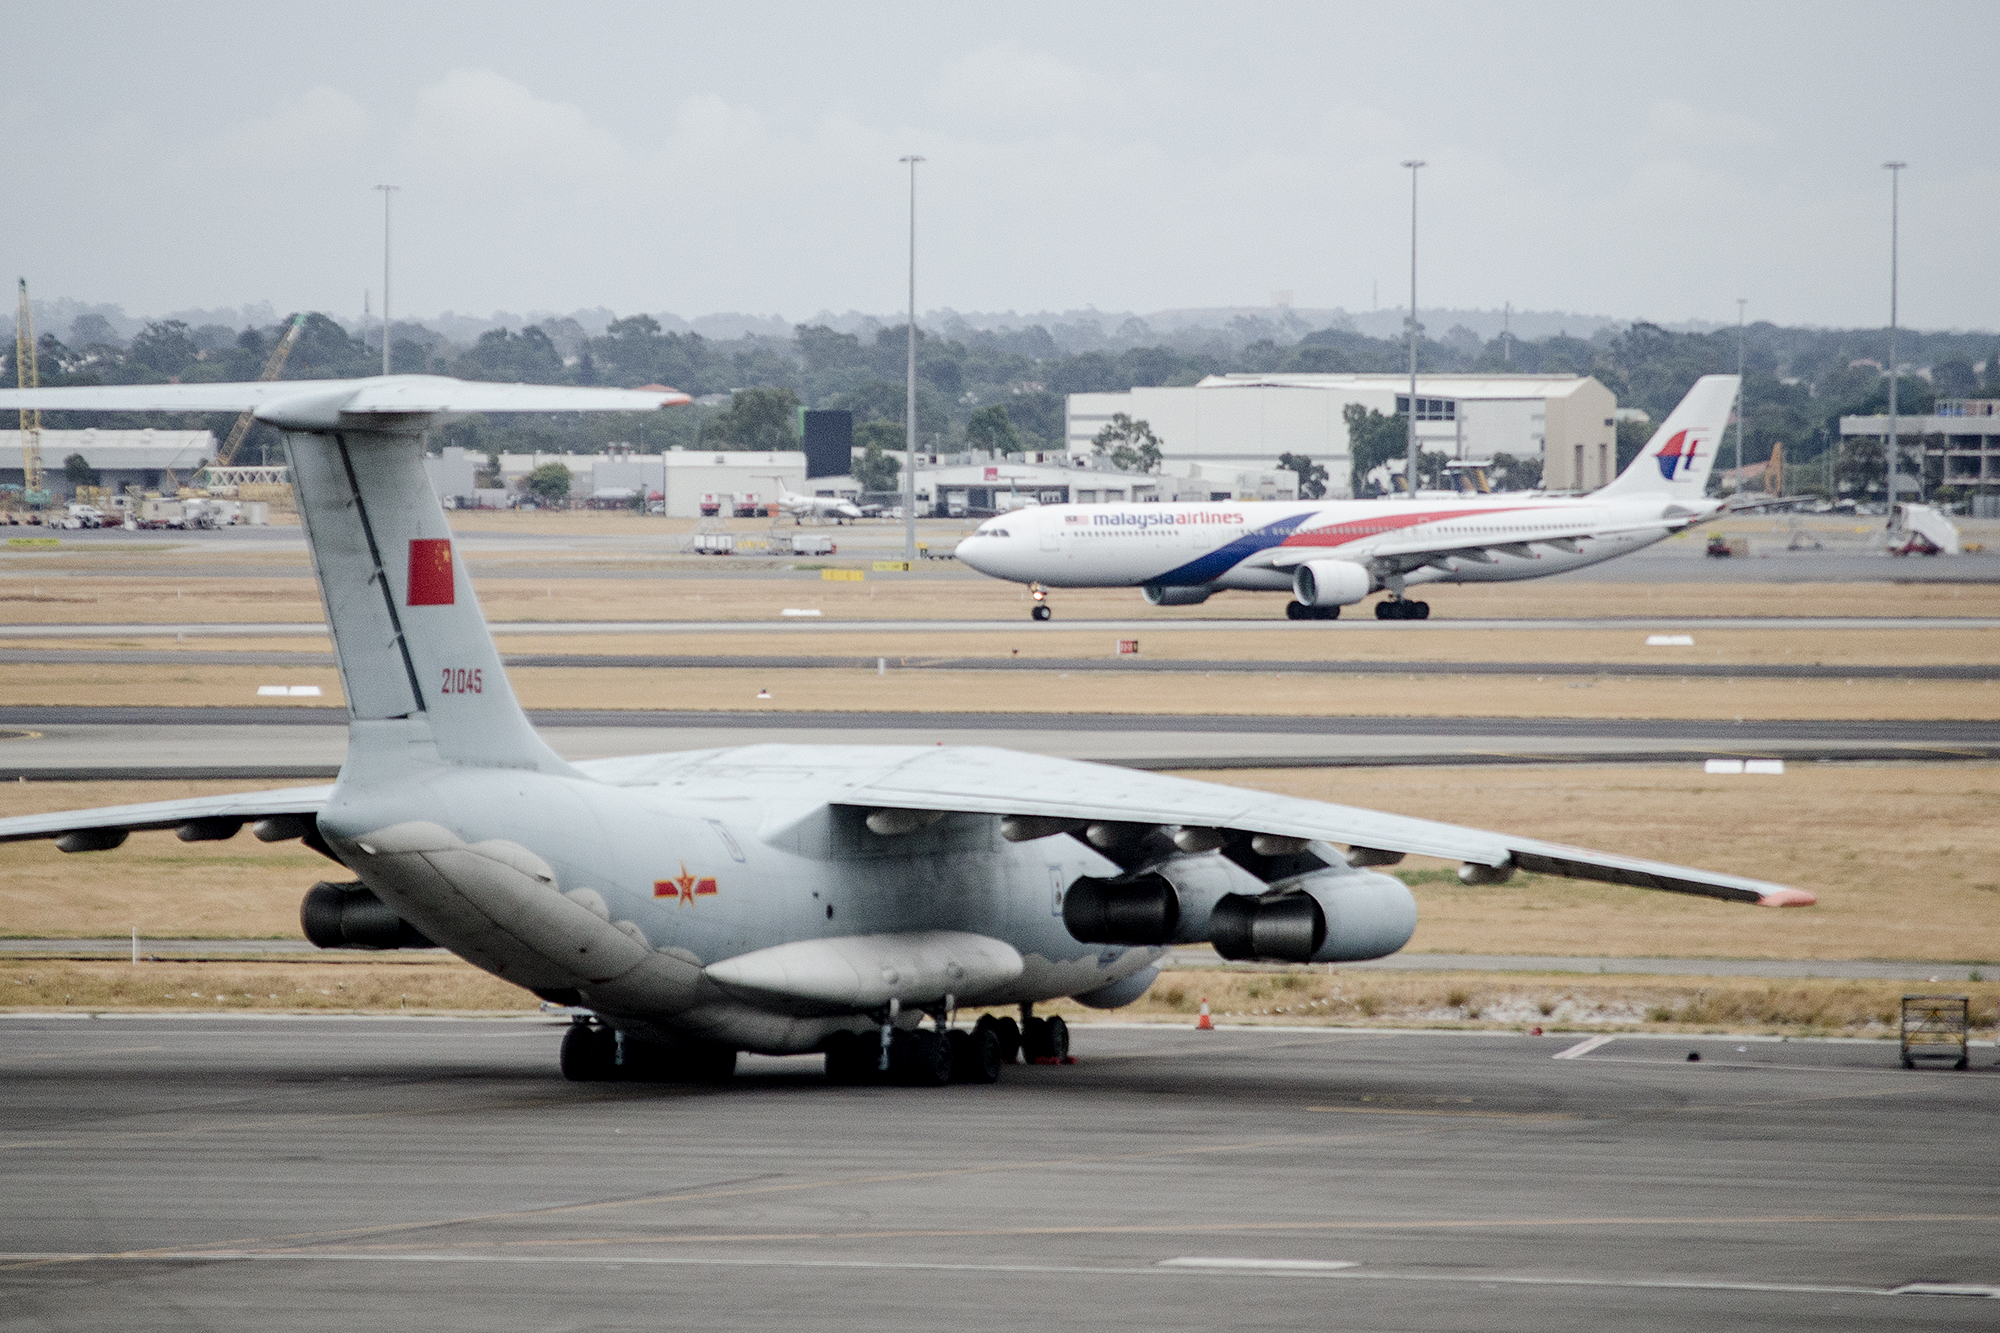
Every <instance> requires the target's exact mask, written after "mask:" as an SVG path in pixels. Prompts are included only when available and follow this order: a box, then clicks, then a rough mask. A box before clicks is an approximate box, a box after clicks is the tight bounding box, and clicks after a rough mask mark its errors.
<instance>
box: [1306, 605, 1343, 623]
mask: <svg viewBox="0 0 2000 1333" xmlns="http://www.w3.org/2000/svg"><path fill="white" fill-rule="evenodd" d="M1313 619H1314V620H1338V619H1340V608H1339V607H1337V606H1319V607H1314V608H1313Z"/></svg>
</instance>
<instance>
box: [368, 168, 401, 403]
mask: <svg viewBox="0 0 2000 1333" xmlns="http://www.w3.org/2000/svg"><path fill="white" fill-rule="evenodd" d="M375 188H376V189H378V190H380V191H381V192H382V373H383V374H384V375H386V374H388V373H389V196H390V195H392V194H394V193H395V192H396V191H397V190H400V189H401V188H403V187H402V186H400V185H378V186H376V187H375Z"/></svg>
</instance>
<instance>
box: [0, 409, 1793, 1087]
mask: <svg viewBox="0 0 2000 1333" xmlns="http://www.w3.org/2000/svg"><path fill="white" fill-rule="evenodd" d="M686 401H687V397H686V395H684V394H680V393H676V392H674V391H672V390H654V389H646V390H614V389H588V388H561V387H543V386H535V385H502V384H476V383H464V382H460V381H455V380H450V379H442V378H436V377H430V376H393V377H381V378H370V379H361V380H321V381H306V382H292V383H280V382H274V383H259V384H213V385H157V386H151V385H149V386H116V387H96V388H68V389H41V390H20V391H0V408H12V407H40V408H43V409H47V410H95V411H126V412H129V411H162V412H187V411H206V412H218V411H230V412H235V411H241V410H254V411H255V413H256V415H257V417H258V418H259V419H260V420H263V421H265V422H268V423H270V424H271V425H273V426H275V427H277V428H278V429H279V430H280V431H282V432H283V433H284V438H285V450H286V456H287V459H288V460H289V462H290V465H291V469H292V477H293V481H294V485H295V486H296V488H297V494H298V500H299V510H300V513H301V515H302V517H303V520H304V524H305V532H306V538H307V541H308V542H309V543H310V546H311V550H312V558H313V569H314V573H315V575H316V576H317V578H318V580H319V588H320V595H321V597H322V599H323V600H324V603H325V607H326V615H327V622H328V624H329V625H330V626H331V629H332V633H333V641H334V648H335V652H336V655H337V658H338V661H339V667H340V674H341V681H342V684H343V686H344V688H345V690H346V695H347V707H348V717H349V741H348V751H347V758H346V762H345V763H344V764H343V765H342V766H341V770H340V774H339V777H338V779H337V780H336V781H335V782H334V783H333V784H332V785H330V786H318V787H299V788H290V789H286V790H279V791H260V792H245V793H241V794H237V795H226V796H210V797H198V798H194V799H189V800H177V801H160V802H153V803H149V804H143V805H128V806H119V807H113V808H108V809H98V810H78V811H70V812H66V813H61V814H49V815H30V816H24V817H18V818H9V819H0V840H9V841H12V840H19V839H27V838H53V839H55V840H56V845H57V846H59V847H60V848H62V850H64V851H66V852H102V851H109V850H111V849H113V848H116V847H118V846H119V845H120V844H122V843H123V842H124V841H125V839H126V837H127V835H129V834H130V833H132V832H134V831H136V830H148V829H173V830H174V831H175V832H176V833H177V835H178V836H179V837H180V838H181V839H183V840H185V841H189V842H205V841H211V840H216V839H225V838H231V837H235V836H236V835H237V834H238V833H239V832H240V831H241V830H242V828H243V826H244V825H246V824H248V825H249V826H250V829H251V832H252V833H253V835H254V836H255V837H257V838H259V839H261V840H263V841H266V842H273V841H280V840H286V839H299V840H302V841H303V842H304V843H305V844H306V845H307V846H310V847H311V848H313V849H314V850H315V851H317V852H319V853H320V854H321V855H323V856H325V857H327V858H328V859H329V860H332V861H335V862H337V863H339V864H340V865H341V866H342V867H343V869H344V870H346V871H347V872H349V873H350V874H351V875H352V876H353V878H352V879H351V880H347V881H345V882H339V883H331V882H329V883H320V884H316V885H314V886H312V888H311V890H310V891H309V892H308V893H307V894H306V895H305V899H304V902H303V904H302V908H301V918H302V923H303V925H304V928H305V933H306V934H307V936H308V937H309V938H310V939H311V940H312V941H313V942H315V943H317V944H320V945H322V946H333V945H345V946H360V947H366V948H380V949H394V948H407V947H422V946H428V945H431V944H433V943H435V944H437V945H442V946H443V947H445V948H447V949H449V950H451V951H452V952H453V953H456V954H458V955H459V956H460V957H462V958H464V959H466V960H468V961H469V962H471V963H473V964H474V965H476V966H478V967H480V968H483V969H485V970H486V971H488V972H491V973H492V974H494V975H495V976H498V977H502V978H504V979H506V980H508V981H511V982H513V983H515V984H516V985H519V986H522V987H525V988H526V989H528V990H529V991H532V992H533V993H534V994H536V995H539V996H541V997H542V998H544V999H545V1000H548V1001H550V1002H553V1003H556V1004H561V1005H566V1006H574V1007H576V1008H577V1009H578V1010H579V1011H581V1013H582V1015H583V1016H581V1017H579V1018H578V1019H577V1020H576V1021H575V1022H574V1024H573V1025H572V1026H571V1028H570V1029H569V1031H568V1032H567V1034H566V1036H565V1037H564V1040H563V1043H562V1049H561V1067H562V1072H563V1073H564V1074H565V1075H567V1076H568V1077H570V1078H572V1079H579V1080H589V1079H642V1078H645V1079H664V1078H680V1079H716V1078H722V1077H726V1076H727V1075H728V1074H729V1073H730V1072H731V1071H732V1070H733V1069H734V1067H735V1063H736V1057H737V1054H738V1052H741V1051H755V1052H765V1053H770V1054H797V1053H804V1052H823V1053H824V1055H825V1057H826V1070H827V1074H828V1077H829V1078H830V1079H832V1080H833V1081H835V1082H854V1083H858V1082H867V1081H874V1080H883V1081H894V1082H899V1083H905V1084H919V1085H938V1084H943V1083H947V1082H951V1081H966V1082H975V1083H977V1082H992V1081H993V1080H994V1079H995V1078H996V1077H997V1076H998V1074H999V1071H1000V1068H1001V1066H1002V1064H1003V1063H1004V1062H1011V1061H1013V1060H1015V1059H1016V1058H1019V1057H1022V1056H1025V1057H1026V1058H1029V1059H1046V1058H1050V1057H1056V1058H1060V1057H1061V1056H1063V1055H1064V1054H1065V1053H1066V1052H1067V1049H1068V1042H1069V1036H1068V1031H1067V1029H1066V1028H1065V1026H1064V1024H1063V1021H1062V1019H1061V1018H1060V1017H1056V1016H1051V1017H1038V1016H1036V1015H1035V1014H1034V1006H1035V1005H1036V1004H1037V1003H1040V1002H1045V1001H1049V1000H1053V999H1056V998H1058V997H1064V996H1069V997H1074V998H1075V999H1077V1000H1079V1001H1081V1002H1082V1003H1084V1004H1086V1005H1090V1006H1093V1007H1097V1008H1102V1009H1115V1008H1117V1007H1119V1006H1121V1005H1125V1004H1129V1003H1131V1002H1132V1001H1133V1000H1135V999H1137V998H1138V997H1139V996H1140V995H1142V994H1143V993H1144V992H1145V991H1146V989H1147V987H1148V986H1149V985H1151V984H1152V981H1153V979H1154V977H1155V976H1156V975H1157V972H1158V965H1159V963H1160V961H1161V959H1162V958H1163V956H1164V955H1165V953H1166V949H1167V946H1170V945H1177V944H1196V943H1203V942H1207V943H1212V944H1213V945H1214V947H1215V948H1216V950H1217V951H1218V952H1220V953H1221V954H1222V955H1223V956H1224V957H1226V958H1233V959H1264V960H1278V961H1285V962H1296V963H1304V962H1340V961H1350V960H1358V959H1365V958H1379V957H1382V956H1384V955H1386V954H1390V953H1394V952H1395V951H1396V950H1397V949H1399V948H1401V947H1402V946H1403V944H1404V943H1405V942H1406V941H1408V940H1409V938H1410V934H1411V932H1412V931H1413V930H1414V928H1415V925H1416V903H1415V901H1414V900H1413V899H1412V897H1411V895H1410V892H1409V890H1408V889H1407V888H1405V887H1404V886H1403V884H1402V883H1401V881H1399V880H1397V879H1394V878H1392V877H1390V876H1388V875H1386V874H1383V873H1381V872H1380V870H1379V869H1377V867H1381V866H1388V865H1393V864H1395V863H1396V862H1398V861H1400V860H1401V859H1402V858H1403V857H1404V856H1405V855H1406V854H1420V855H1424V856H1433V857H1443V858H1447V859H1450V860H1455V861H1458V862H1459V863H1460V864H1461V869H1460V870H1459V876H1460V878H1461V879H1463V880H1464V881H1466V882H1467V883H1471V884H1492V883H1498V882H1501V881H1504V880H1505V879H1507V878H1508V877H1509V876H1510V875H1512V874H1514V873H1515V872H1516V871H1517V870H1519V871H1531V872H1534V873H1537V874H1544V875H1560V876H1570V877H1573V878H1579V879H1590V880H1600V881H1604V882H1608V883H1613V884H1624V885H1631V886H1635V887H1638V888H1646V889H1664V890H1668V891H1671V892H1678V893H1694V894H1704V895H1707V896H1709V897H1715V898H1724V899H1730V900H1733V901H1737V902H1744V903H1759V904H1764V905H1767V906H1785V905H1795V904H1800V905H1802V904H1809V903H1811V902H1812V901H1813V898H1812V896H1811V895H1810V894H1807V893H1804V892H1802V891H1800V890H1797V889H1792V888H1786V887H1783V886H1780V885H1777V884H1768V883H1763V882H1760V881H1757V880H1752V879H1744V878H1741V877H1738V876H1735V875H1727V874H1718V873H1713V872H1709V871H1703V870H1691V869H1686V868H1683V867H1680V866H1674V865H1667V864H1663V863H1660V862H1654V861H1644V860H1637V859H1633V858H1630V857H1625V856H1619V855H1615V854H1609V853H1603V852H1594V851H1586V850H1583V849H1581V848H1576V847H1566V846H1560V845H1557V844H1553V843H1547V842H1540V841H1537V840H1535V839H1532V838H1519V837H1513V836H1510V835H1508V834H1504V833H1486V832H1481V831H1479V830H1476V829H1469V828H1460V827H1456V826H1453V825H1450V824H1442V823H1434V822H1432V821H1429V820H1423V819H1411V818H1404V817H1401V816H1397V815H1388V814H1379V813H1376V812H1373V811H1369V810H1361V809H1355V808H1352V807H1347V806H1338V805H1328V804H1323V803H1321V802H1317V801H1307V800H1299V799H1294V798H1291V797H1284V796H1274V795H1270V794H1267V793H1264V792H1258V791H1248V790H1242V789H1239V788H1234V787H1221V786H1214V785H1210V784H1208V783H1203V782H1194V781H1189V780H1186V779H1183V778H1177V777H1169V776H1164V775H1160V774H1154V773H1142V772H1133V771H1129V770H1125V769H1120V768H1112V767H1105V766H1100V765H1096V764H1088V763H1078V762H1073V761H1068V760H1061V759H1049V758H1042V757H1039V756H1036V755H1029V754H1020V753H1016V752H1013V751H1009V750H1004V749H993V748H986V747H932V748H929V749H923V748H915V747H904V746H864V745H784V744H769V745H746V746H739V747H735V748H730V749H721V750H703V751H693V752H689V753H682V754H663V755H648V756H640V757H633V758H621V759H600V760H591V761H586V762H578V763H570V762H567V761H565V760H563V759H562V758H560V757H559V756H557V755H556V753H555V752H554V751H553V750H551V749H550V748H549V747H548V746H547V745H546V744H545V743H543V741H542V739H541V738H540V737H539V736H538V735H536V733H535V731H534V729H533V728H532V727H531V726H530V725H529V723H528V720H527V718H526V717H525V716H524V714H523V713H522V711H521V709H520V706H519V705H518V704H517V703H516V702H515V699H514V694H513V691H512V690H511V689H510V688H509V686H508V683H507V677H506V674H505V673H504V672H503V671H502V669H501V666H500V659H499V656H498V654H497V653H496V651H495V649H494V645H493V640H492V637H491V635H490V634H489V633H488V631H487V627H486V623H485V620H484V618H483V617H482V616H481V614H480V611H479V605H478V602H477V600H476V599H475V598H474V596H473V591H472V585H471V582H470V581H469V579H468V578H467V577H466V575H465V572H464V571H463V569H461V568H460V565H459V562H458V561H457V559H456V558H455V557H454V553H453V550H452V542H451V533H450V530H449V528H447V527H446V523H445V515H444V511H443V509H442V508H441V506H440V505H439V503H438V500H437V497H436V495H435V494H434V493H433V492H432V489H431V486H430V484H429V482H428V480H427V479H426V477H425V473H424V470H423V467H422V462H421V460H422V456H423V436H424V431H425V429H426V428H427V427H428V426H429V425H430V424H431V423H432V422H434V421H435V420H437V419H438V418H440V417H441V416H445V415H448V414H452V413H462V412H581V411H634V410H645V409H654V408H660V407H666V406H670V405H673V404H677V403H684V402H686ZM960 1006H967V1007H978V1008H982V1009H993V1008H996V1007H997V1008H1000V1009H1002V1010H1006V1009H1009V1008H1012V1007H1014V1006H1018V1013H1019V1014H1020V1021H1019V1022H1018V1023H1017V1022H1016V1021H1015V1020H1014V1019H1013V1018H1011V1017H1010V1018H1005V1019H1000V1020H998V1021H995V1020H994V1019H992V1018H991V1017H988V1018H985V1019H982V1020H981V1021H980V1022H979V1023H978V1024H977V1025H976V1026H974V1027H972V1028H971V1029H970V1030H967V1029H966V1028H965V1027H964V1026H963V1025H960V1024H957V1023H955V1022H954V1017H955V1011H956V1010H957V1009H958V1008H959V1007H960ZM926 1018H929V1019H930V1020H931V1023H930V1026H928V1027H926V1026H925V1025H924V1020H925V1019H926Z"/></svg>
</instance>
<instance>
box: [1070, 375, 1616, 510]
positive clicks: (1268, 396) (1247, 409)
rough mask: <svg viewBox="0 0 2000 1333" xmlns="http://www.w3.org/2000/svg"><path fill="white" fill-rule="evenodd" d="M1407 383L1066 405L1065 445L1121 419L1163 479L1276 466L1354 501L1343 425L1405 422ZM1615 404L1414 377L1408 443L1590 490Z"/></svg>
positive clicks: (1381, 379)
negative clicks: (1303, 471)
mask: <svg viewBox="0 0 2000 1333" xmlns="http://www.w3.org/2000/svg"><path fill="white" fill-rule="evenodd" d="M1409 399H1410V379H1409V376H1407V375H1345V374H1310V375H1309V374H1232V375H1211V376H1209V377H1208V378H1207V379H1205V380H1203V381H1201V383H1199V384H1194V385H1188V386H1175V387H1163V388H1135V389H1132V390H1130V391H1128V392H1125V393H1073V394H1071V395H1070V396H1069V411H1068V430H1067V439H1066V441H1065V443H1066V445H1067V447H1068V449H1069V452H1070V454H1071V455H1072V456H1073V457H1088V456H1090V454H1091V453H1092V452H1093V447H1092V444H1091V441H1092V440H1093V439H1094V438H1095V437H1096V435H1097V432H1098V431H1099V430H1101V429H1103V428H1104V427H1105V426H1106V425H1108V424H1110V422H1111V418H1112V417H1113V416H1114V415H1115V414H1118V413H1123V414H1125V415H1126V416H1128V417H1132V418H1134V419H1135V420H1141V421H1145V422H1146V423H1148V424H1149V425H1150V426H1151V427H1152V429H1153V433H1154V434H1155V435H1157V436H1158V437H1159V438H1160V442H1161V451H1162V453H1163V454H1164V455H1165V458H1166V462H1165V466H1164V470H1165V471H1167V472H1170V473H1173V474H1175V475H1176V476H1181V477H1186V478H1189V479H1193V480H1201V479H1212V480H1214V481H1216V482H1217V483H1218V485H1217V486H1216V489H1217V490H1222V489H1228V488H1227V487H1225V486H1224V485H1221V484H1220V483H1221V482H1222V481H1223V480H1224V479H1225V478H1233V477H1235V476H1236V475H1237V474H1239V473H1241V472H1246V471H1247V472H1260V471H1261V472H1269V471H1272V470H1274V469H1276V467H1277V465H1278V456H1279V455H1280V454H1287V453H1289V454H1303V455H1305V456H1306V457H1308V458H1310V459H1312V461H1313V462H1315V463H1318V464H1320V465H1322V466H1323V467H1325V468H1326V472H1327V494H1328V496H1349V495H1352V494H1354V487H1355V480H1356V479H1355V478H1354V477H1353V475H1352V461H1353V460H1352V455H1351V454H1350V452H1349V448H1348V439H1347V422H1346V420H1345V418H1344V417H1343V415H1342V413H1343V412H1344V411H1345V410H1346V409H1347V407H1348V406H1349V405H1350V404H1359V405H1360V406H1362V407H1364V408H1370V409H1373V410H1374V411H1377V412H1380V413H1382V414H1383V415H1384V416H1391V415H1402V414H1404V413H1407V412H1408V411H1409ZM1617 407H1618V403H1617V399H1616V398H1615V397H1614V396H1613V394H1612V392H1611V390H1609V389H1607V388H1605V387H1604V386H1603V385H1602V384H1600V383H1598V382H1597V381H1596V380H1595V379H1593V378H1591V377H1589V376H1586V375H1419V376H1418V377H1417V413H1416V415H1417V438H1418V440H1419V442H1420V443H1421V445H1422V447H1423V448H1424V449H1425V450H1426V451H1427V452H1431V453H1442V454H1445V455H1447V456H1449V457H1451V458H1454V459H1490V458H1492V457H1493V456H1494V455H1495V454H1509V455H1511V456H1513V457H1515V458H1523V459H1540V460H1541V461H1542V484H1543V486H1544V487H1546V488H1547V489H1549V490H1578V491H1584V490H1594V489H1595V488H1597V487H1599V486H1602V485H1604V484H1605V483H1606V482H1608V481H1610V480H1611V478H1612V477H1613V476H1615V475H1616V474H1617V467H1618V444H1617V441H1618V431H1617V424H1616V415H1615V414H1616V412H1617Z"/></svg>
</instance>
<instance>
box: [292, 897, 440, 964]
mask: <svg viewBox="0 0 2000 1333" xmlns="http://www.w3.org/2000/svg"><path fill="white" fill-rule="evenodd" d="M299 925H300V926H301V927H302V928H303V929H304V930H305V933H306V938H307V939H309V940H311V941H312V942H313V943H314V944H316V945H318V946H319V947H320V948H322V949H435V948H436V947H437V946H436V945H435V944H432V943H431V942H430V941H429V940H427V939H425V938H424V936H423V933H422V932H421V931H419V930H418V929H417V928H416V927H415V926H413V925H411V924H410V923H409V922H407V921H405V920H403V918H401V917H399V916H397V915H396V914H395V913H394V912H392V911H390V910H389V904H387V903H385V902H383V901H382V900H381V899H380V898H377V897H376V896H375V895H374V894H373V893H371V892H369V890H368V889H367V887H366V886H364V885H363V884H361V883H360V882H359V881H355V882H353V883H350V884H329V883H327V882H326V881H325V880H321V881H320V882H319V883H317V884H315V885H313V886H312V888H311V889H309V890H307V891H306V896H305V901H304V902H302V903H300V904H299Z"/></svg>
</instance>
